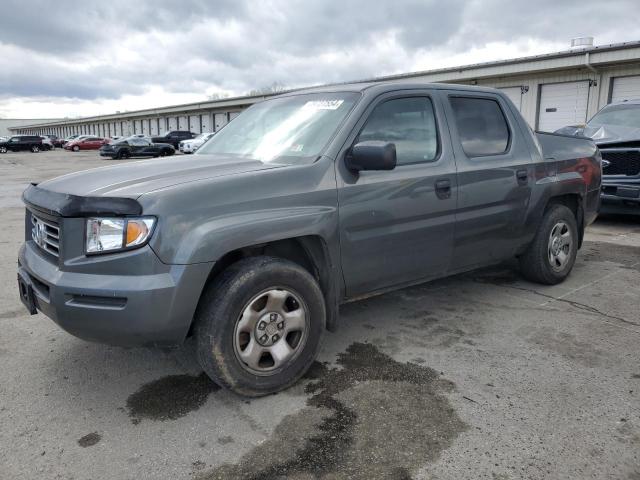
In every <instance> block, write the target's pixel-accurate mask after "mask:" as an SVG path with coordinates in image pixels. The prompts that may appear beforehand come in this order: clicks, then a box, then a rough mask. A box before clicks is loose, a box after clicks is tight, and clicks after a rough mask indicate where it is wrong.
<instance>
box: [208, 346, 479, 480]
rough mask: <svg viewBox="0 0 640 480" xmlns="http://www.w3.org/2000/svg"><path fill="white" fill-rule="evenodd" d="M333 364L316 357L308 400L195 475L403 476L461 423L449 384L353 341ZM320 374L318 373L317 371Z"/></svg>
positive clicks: (435, 452) (265, 479)
mask: <svg viewBox="0 0 640 480" xmlns="http://www.w3.org/2000/svg"><path fill="white" fill-rule="evenodd" d="M337 363H338V365H339V367H338V368H328V367H326V365H323V364H319V363H316V364H315V365H314V369H315V372H314V373H313V374H312V375H310V376H309V377H308V378H312V380H311V381H310V382H309V383H308V384H307V386H306V388H305V391H306V392H307V393H309V394H311V396H310V397H309V398H308V400H307V407H305V408H304V409H303V410H302V411H300V412H298V413H295V414H293V415H289V416H288V417H285V418H284V419H283V421H282V422H281V424H280V425H279V426H278V427H277V428H276V430H275V432H274V434H273V435H272V436H271V437H270V438H269V439H267V440H266V441H265V442H263V443H261V444H260V445H258V446H257V447H255V448H254V449H253V450H252V451H250V452H249V453H247V454H246V455H244V456H243V457H242V458H241V459H240V462H239V463H237V464H235V465H230V464H227V465H222V466H221V467H218V468H216V469H214V470H212V471H210V472H207V473H205V474H203V475H202V476H200V477H198V478H200V479H209V480H211V479H225V480H227V479H228V480H233V479H246V480H257V479H260V480H275V479H284V478H286V479H293V480H295V479H309V478H316V479H329V478H331V479H335V478H349V479H382V478H385V479H386V478H393V479H396V478H400V479H409V478H411V473H412V472H415V471H416V470H417V469H418V468H420V467H422V466H423V465H424V464H426V463H428V462H431V461H434V460H435V459H436V458H438V456H439V455H440V453H441V452H442V451H443V450H445V449H447V448H448V447H449V446H450V445H451V444H452V442H453V440H454V439H455V438H456V437H457V436H458V435H459V434H460V433H461V432H462V431H464V430H466V428H467V426H466V425H465V424H464V423H463V422H462V420H460V418H459V417H458V415H457V414H456V412H455V411H454V410H453V408H452V407H451V406H450V404H449V402H448V400H447V398H446V397H445V396H444V395H443V393H445V392H450V391H452V390H453V389H454V385H453V383H451V382H450V381H448V380H445V379H444V378H442V377H441V376H440V375H439V374H438V373H437V372H436V371H434V370H432V369H431V368H428V367H424V366H420V365H416V364H412V363H401V362H397V361H395V360H394V359H392V358H391V357H389V356H387V355H385V354H384V353H382V352H380V351H379V350H378V349H377V348H376V347H375V346H374V345H371V344H366V343H354V344H352V345H351V346H350V347H349V348H348V349H347V351H346V352H345V353H341V354H339V356H338V362H337ZM318 375H319V376H318Z"/></svg>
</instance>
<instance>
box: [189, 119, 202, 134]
mask: <svg viewBox="0 0 640 480" xmlns="http://www.w3.org/2000/svg"><path fill="white" fill-rule="evenodd" d="M189 130H190V131H191V132H193V133H202V132H200V115H189Z"/></svg>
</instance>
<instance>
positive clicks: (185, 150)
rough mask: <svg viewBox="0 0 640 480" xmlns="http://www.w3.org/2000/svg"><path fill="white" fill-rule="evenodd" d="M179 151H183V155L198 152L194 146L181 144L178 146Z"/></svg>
mask: <svg viewBox="0 0 640 480" xmlns="http://www.w3.org/2000/svg"><path fill="white" fill-rule="evenodd" d="M178 150H179V151H181V152H182V153H193V152H194V151H195V150H196V147H194V146H193V145H191V144H189V143H187V144H182V143H181V144H180V145H178Z"/></svg>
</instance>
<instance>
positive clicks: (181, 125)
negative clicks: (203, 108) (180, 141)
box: [178, 115, 189, 131]
mask: <svg viewBox="0 0 640 480" xmlns="http://www.w3.org/2000/svg"><path fill="white" fill-rule="evenodd" d="M178 130H183V131H186V130H189V128H188V125H187V116H186V115H180V116H179V117H178Z"/></svg>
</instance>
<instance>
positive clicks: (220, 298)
mask: <svg viewBox="0 0 640 480" xmlns="http://www.w3.org/2000/svg"><path fill="white" fill-rule="evenodd" d="M273 289H276V290H278V289H284V290H285V291H292V292H295V295H296V296H297V297H299V299H300V300H301V301H302V303H303V304H304V308H305V312H306V316H305V318H308V321H307V322H306V334H305V335H304V336H303V337H302V338H303V339H304V340H300V341H299V343H298V345H297V347H295V349H294V350H295V352H296V353H295V355H294V356H293V357H292V358H291V359H289V360H288V361H287V362H286V363H283V365H281V366H280V367H277V368H274V370H272V371H270V372H269V373H268V374H263V375H257V374H255V373H252V372H250V371H248V370H247V365H245V364H243V362H242V361H241V360H240V358H239V354H238V353H237V346H236V345H237V343H236V339H237V338H239V337H237V332H238V331H237V329H236V327H237V326H238V328H239V325H240V323H241V317H243V316H244V314H243V312H246V308H248V307H247V305H250V304H251V302H253V301H254V299H255V298H256V297H259V295H261V292H265V291H273ZM264 308H265V310H264V311H265V312H266V311H268V310H269V309H268V307H267V306H265V307H264ZM256 315H262V313H257V314H256ZM325 319H326V312H325V303H324V297H323V295H322V291H321V290H320V287H319V286H318V283H317V281H316V280H315V279H314V278H313V276H311V275H310V274H309V272H307V271H306V270H305V269H304V268H302V267H301V266H299V265H297V264H295V263H293V262H290V261H288V260H284V259H280V258H274V257H268V256H259V257H250V258H245V259H242V260H240V261H238V262H236V263H234V264H232V265H231V266H229V267H228V268H227V269H226V270H224V271H223V272H222V273H221V274H220V275H219V276H218V277H217V278H216V279H215V280H214V281H213V282H211V283H210V284H209V285H208V286H207V287H205V291H204V292H203V294H202V297H201V299H200V302H199V304H198V308H197V310H196V315H195V322H196V323H195V337H196V349H197V355H198V361H199V363H200V365H201V366H202V368H203V370H204V371H205V372H206V373H207V375H209V377H211V379H212V380H213V381H214V382H216V383H218V384H219V385H220V386H222V387H225V388H227V389H229V390H232V391H234V392H235V393H238V394H240V395H244V396H248V397H259V396H262V395H268V394H270V393H274V392H277V391H280V390H283V389H285V388H287V387H289V386H290V385H292V384H293V383H295V382H296V381H297V380H298V379H300V377H302V375H304V373H305V372H306V371H307V370H308V368H309V367H310V366H311V363H312V362H313V360H314V359H315V357H316V355H317V353H318V350H319V348H320V342H321V338H322V335H323V333H324V329H325V321H326V320H325ZM257 324H258V322H256V328H258V327H257ZM284 341H285V338H280V342H284ZM274 363H275V362H274Z"/></svg>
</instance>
